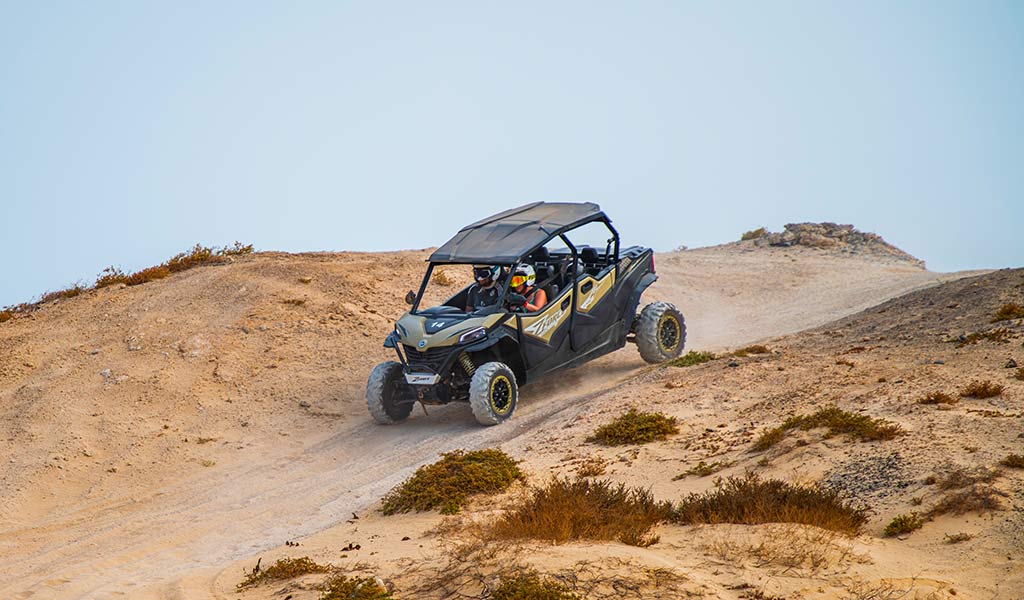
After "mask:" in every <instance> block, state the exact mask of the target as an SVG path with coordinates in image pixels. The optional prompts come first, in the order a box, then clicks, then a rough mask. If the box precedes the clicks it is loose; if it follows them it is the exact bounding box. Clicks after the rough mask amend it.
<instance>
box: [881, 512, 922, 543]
mask: <svg viewBox="0 0 1024 600" xmlns="http://www.w3.org/2000/svg"><path fill="white" fill-rule="evenodd" d="M923 525H924V519H922V518H921V515H919V514H917V513H916V512H912V513H910V514H905V515H897V516H896V517H894V518H893V520H892V521H889V524H888V525H886V526H885V530H883V531H882V535H884V536H885V537H896V536H897V535H905V534H908V533H910V532H912V531H916V530H918V529H920V528H921V527H922V526H923Z"/></svg>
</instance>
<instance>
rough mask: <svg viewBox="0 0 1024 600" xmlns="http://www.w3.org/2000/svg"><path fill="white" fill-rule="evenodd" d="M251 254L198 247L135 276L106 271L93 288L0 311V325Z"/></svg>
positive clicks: (246, 248)
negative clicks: (94, 293) (57, 304)
mask: <svg viewBox="0 0 1024 600" xmlns="http://www.w3.org/2000/svg"><path fill="white" fill-rule="evenodd" d="M252 250H253V249H252V245H251V244H249V245H242V244H241V243H239V242H235V245H234V246H228V247H224V248H219V249H217V248H207V247H205V246H201V245H199V244H196V245H195V247H194V248H192V249H191V250H189V251H187V252H182V253H181V254H178V255H176V256H174V257H172V258H171V259H170V260H168V261H167V262H165V263H163V264H160V265H157V266H155V267H148V268H145V269H142V270H141V271H137V272H135V273H131V274H127V273H125V272H124V271H122V270H121V269H119V268H117V267H113V266H111V267H107V268H106V269H103V271H102V272H101V273H100V274H99V275H98V276H97V278H96V283H95V284H94V285H93V286H92V287H89V286H87V285H85V284H82V283H76V284H74V285H72V286H70V287H68V288H65V289H63V290H58V291H55V292H47V293H45V294H43V295H42V296H41V297H40V299H39V300H38V301H37V302H24V303H22V304H18V305H16V306H8V307H5V308H4V309H2V310H0V323H3V322H5V321H10V320H11V319H13V318H14V317H15V316H17V315H19V314H27V313H30V312H33V311H35V310H37V309H38V308H39V307H40V306H42V305H44V304H47V303H50V302H53V301H55V300H66V299H68V298H74V297H75V296H80V295H82V294H84V293H85V292H88V291H90V290H94V289H100V288H104V287H107V286H111V285H116V284H121V283H123V284H125V285H140V284H143V283H146V282H149V281H154V280H157V279H163V278H164V277H167V276H169V275H170V274H171V273H177V272H178V271H184V270H185V269H191V268H192V267H197V266H200V265H203V264H218V263H221V262H224V261H226V260H229V259H228V257H231V256H241V255H244V254H251V253H252Z"/></svg>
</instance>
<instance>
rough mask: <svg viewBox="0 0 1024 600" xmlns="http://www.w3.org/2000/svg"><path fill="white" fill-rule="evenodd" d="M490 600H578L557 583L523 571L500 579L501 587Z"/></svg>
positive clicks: (532, 572) (531, 572) (534, 573)
mask: <svg viewBox="0 0 1024 600" xmlns="http://www.w3.org/2000/svg"><path fill="white" fill-rule="evenodd" d="M490 598H491V599H492V600H579V598H580V597H579V596H577V595H576V594H573V593H571V592H570V591H569V588H567V587H565V586H564V585H562V584H561V583H558V582H557V581H553V580H551V579H548V578H546V577H542V576H541V575H539V574H538V573H537V572H536V571H523V572H521V573H516V574H515V575H512V576H510V577H502V578H501V585H499V586H498V588H497V589H495V590H494V593H493V594H492V595H491V596H490Z"/></svg>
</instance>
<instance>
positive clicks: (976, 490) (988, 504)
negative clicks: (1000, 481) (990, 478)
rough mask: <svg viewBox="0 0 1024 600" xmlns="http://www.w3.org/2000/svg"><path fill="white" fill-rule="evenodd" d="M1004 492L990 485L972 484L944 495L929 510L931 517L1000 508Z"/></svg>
mask: <svg viewBox="0 0 1024 600" xmlns="http://www.w3.org/2000/svg"><path fill="white" fill-rule="evenodd" d="M1001 495H1002V494H1001V493H1000V492H998V491H996V489H995V488H993V487H992V486H990V485H972V486H971V487H969V488H967V489H962V490H958V491H956V492H952V493H950V494H947V495H945V496H943V497H942V499H941V500H939V501H938V502H937V503H936V504H935V506H933V507H931V509H929V510H928V516H929V517H937V516H939V515H944V514H948V513H952V514H954V515H962V514H965V513H969V512H985V511H988V510H1000V509H1001V508H1002V504H1001V503H1000V502H999V496H1001Z"/></svg>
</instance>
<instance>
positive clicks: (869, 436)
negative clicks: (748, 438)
mask: <svg viewBox="0 0 1024 600" xmlns="http://www.w3.org/2000/svg"><path fill="white" fill-rule="evenodd" d="M818 427H827V428H828V435H829V436H832V435H836V434H840V433H846V434H849V435H851V436H853V437H855V438H857V439H859V440H861V441H875V440H891V439H893V438H894V437H896V436H898V435H901V434H902V433H903V429H902V428H901V427H900V426H899V425H897V424H895V423H890V422H889V421H886V420H885V419H873V418H871V417H869V416H867V415H861V414H857V413H852V412H849V411H845V410H842V409H840V408H839V407H837V406H826V407H825V408H822V409H820V410H818V411H817V412H815V413H813V414H810V415H795V416H792V417H789V418H788V419H786V420H785V421H784V422H783V423H782V425H779V426H778V427H775V428H773V429H769V430H768V431H766V432H764V433H763V434H761V437H759V438H758V439H757V440H756V441H755V442H754V446H753V450H755V451H760V450H767V449H768V448H771V447H772V446H774V445H775V444H777V443H779V442H780V441H781V440H782V438H783V437H785V434H786V432H788V431H790V430H792V429H797V428H799V429H802V430H805V431H806V430H809V429H815V428H818Z"/></svg>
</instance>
